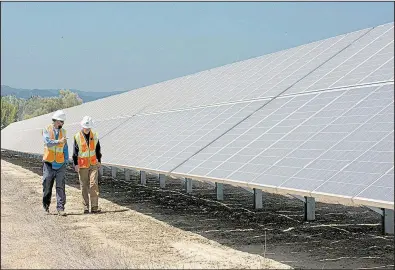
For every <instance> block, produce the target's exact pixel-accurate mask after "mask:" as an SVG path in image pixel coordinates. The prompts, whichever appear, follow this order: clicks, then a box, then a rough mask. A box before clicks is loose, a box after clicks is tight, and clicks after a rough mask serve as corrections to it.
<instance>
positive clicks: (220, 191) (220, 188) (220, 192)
mask: <svg viewBox="0 0 395 270" xmlns="http://www.w3.org/2000/svg"><path fill="white" fill-rule="evenodd" d="M215 192H216V193H217V200H218V201H223V200H224V184H222V183H215Z"/></svg>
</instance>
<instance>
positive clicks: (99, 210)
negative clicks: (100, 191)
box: [91, 207, 101, 214]
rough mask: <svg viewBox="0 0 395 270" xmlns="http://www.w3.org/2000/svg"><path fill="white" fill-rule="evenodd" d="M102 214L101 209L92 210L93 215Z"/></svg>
mask: <svg viewBox="0 0 395 270" xmlns="http://www.w3.org/2000/svg"><path fill="white" fill-rule="evenodd" d="M100 212H101V209H100V208H99V207H95V208H92V209H91V213H92V214H96V213H100Z"/></svg>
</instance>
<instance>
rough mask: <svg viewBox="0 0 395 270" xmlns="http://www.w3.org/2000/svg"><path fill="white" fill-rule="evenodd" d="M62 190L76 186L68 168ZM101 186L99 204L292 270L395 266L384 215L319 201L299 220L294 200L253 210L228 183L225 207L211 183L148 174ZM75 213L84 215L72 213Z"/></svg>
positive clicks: (35, 168)
mask: <svg viewBox="0 0 395 270" xmlns="http://www.w3.org/2000/svg"><path fill="white" fill-rule="evenodd" d="M2 159H4V160H6V161H8V162H10V163H13V164H16V165H19V166H22V167H24V168H25V169H28V170H30V171H32V172H34V173H37V174H38V175H40V176H41V175H42V163H41V162H40V161H38V160H36V159H28V158H22V157H20V156H16V155H13V154H10V153H7V152H2ZM67 184H68V185H70V186H73V187H76V188H79V182H78V177H77V174H76V173H75V172H74V171H73V170H72V169H71V168H70V169H69V170H68V172H67ZM99 184H100V191H101V194H100V197H101V198H105V199H107V200H110V201H112V202H114V203H116V204H118V205H121V206H124V207H127V208H129V209H132V210H135V211H138V212H140V213H143V214H145V215H149V216H152V217H154V218H156V219H158V220H161V221H163V222H166V223H168V224H170V225H172V226H174V227H177V228H179V229H182V230H185V231H190V232H193V233H196V234H200V235H202V236H204V237H206V238H208V239H211V240H214V241H216V242H218V243H221V244H223V245H226V246H229V247H231V248H234V249H238V250H241V251H245V252H249V253H254V254H260V255H262V256H266V257H268V258H271V259H274V260H276V261H280V262H283V263H285V264H288V265H291V266H292V267H294V268H310V269H317V268H319V269H328V268H337V269H339V268H353V269H357V268H365V269H369V268H370V269H373V268H375V269H380V268H381V269H386V268H387V269H389V268H391V269H393V268H394V255H393V253H394V237H393V236H384V235H382V234H381V224H380V220H381V217H380V216H379V215H378V214H376V213H374V212H372V211H370V210H368V209H366V208H362V207H348V206H343V205H332V204H324V203H319V202H317V203H316V219H317V220H316V221H314V222H303V203H302V202H301V201H299V200H297V199H293V198H290V197H286V196H280V195H274V194H269V193H263V197H264V208H263V209H259V210H254V209H253V197H252V194H251V193H250V192H248V191H246V190H244V189H241V188H236V187H232V186H227V185H224V201H222V202H217V201H216V193H215V190H214V188H213V186H212V185H210V184H207V183H201V182H194V186H193V192H192V194H186V193H185V192H184V190H183V182H182V181H181V180H180V179H168V180H167V182H166V188H165V189H160V187H159V181H158V179H157V176H155V175H147V186H142V185H140V184H139V175H138V174H137V173H136V172H131V180H130V181H127V182H126V181H125V178H124V174H123V172H118V174H117V177H116V179H112V177H111V171H110V170H109V169H108V168H105V169H104V175H103V177H101V179H100V181H99ZM38 199H40V198H38ZM81 210H82V209H81ZM105 212H106V210H105V209H103V213H105ZM77 214H78V215H79V214H81V215H82V213H79V212H75V211H74V212H72V213H69V215H77ZM265 246H266V249H265Z"/></svg>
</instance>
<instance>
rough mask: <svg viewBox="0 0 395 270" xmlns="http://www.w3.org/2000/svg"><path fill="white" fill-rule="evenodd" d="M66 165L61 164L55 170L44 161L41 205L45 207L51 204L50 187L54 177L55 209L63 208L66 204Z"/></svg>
mask: <svg viewBox="0 0 395 270" xmlns="http://www.w3.org/2000/svg"><path fill="white" fill-rule="evenodd" d="M65 178H66V165H65V164H63V166H62V167H60V168H59V169H57V170H54V169H53V168H52V165H51V164H49V163H46V162H44V164H43V207H44V208H47V207H49V205H50V204H51V197H52V187H53V184H54V182H55V179H56V202H57V205H56V209H57V210H58V211H59V210H64V206H65V204H66V191H65V190H66V179H65Z"/></svg>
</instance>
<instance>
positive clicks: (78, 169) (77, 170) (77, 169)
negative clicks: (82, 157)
mask: <svg viewBox="0 0 395 270" xmlns="http://www.w3.org/2000/svg"><path fill="white" fill-rule="evenodd" d="M74 170H75V172H77V173H78V172H79V171H80V167H79V166H78V165H75V166H74Z"/></svg>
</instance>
